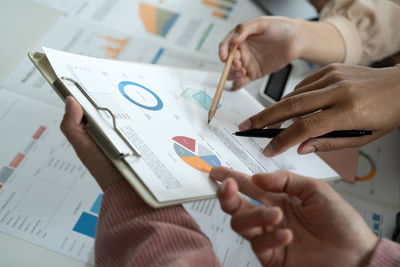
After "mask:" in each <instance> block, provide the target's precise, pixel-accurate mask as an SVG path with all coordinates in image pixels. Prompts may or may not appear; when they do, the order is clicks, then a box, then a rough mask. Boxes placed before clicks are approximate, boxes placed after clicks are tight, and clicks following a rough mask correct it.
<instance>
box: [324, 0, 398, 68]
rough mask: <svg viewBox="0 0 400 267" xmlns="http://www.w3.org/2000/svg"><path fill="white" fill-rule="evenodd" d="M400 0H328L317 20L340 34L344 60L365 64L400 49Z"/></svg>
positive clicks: (348, 62)
mask: <svg viewBox="0 0 400 267" xmlns="http://www.w3.org/2000/svg"><path fill="white" fill-rule="evenodd" d="M399 19H400V0H392V1H390V0H331V1H330V2H329V3H328V4H327V5H326V6H325V7H324V8H323V10H322V11H321V15H320V20H323V21H327V22H329V23H331V24H333V25H334V26H335V27H336V28H337V29H338V31H339V32H340V33H341V35H342V37H343V40H344V43H345V48H346V55H345V59H344V63H347V64H362V65H368V64H370V63H372V62H374V61H378V60H381V59H383V58H385V57H387V56H390V55H392V54H394V53H396V52H398V51H399V50H400V22H399Z"/></svg>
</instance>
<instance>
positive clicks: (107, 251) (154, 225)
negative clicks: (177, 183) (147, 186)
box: [95, 181, 221, 267]
mask: <svg viewBox="0 0 400 267" xmlns="http://www.w3.org/2000/svg"><path fill="white" fill-rule="evenodd" d="M95 263H96V266H191V267H194V266H221V263H220V262H219V260H218V258H217V256H216V254H215V253H214V251H213V248H212V246H211V243H210V241H209V239H208V238H207V237H206V236H205V235H204V234H203V233H202V232H201V230H200V228H199V226H198V225H197V224H196V222H195V221H194V219H193V218H192V217H191V216H190V215H189V214H188V213H187V212H186V211H185V210H184V208H183V207H182V206H173V207H168V208H162V209H152V208H150V207H149V206H148V205H146V204H145V203H144V202H143V201H142V199H141V198H140V197H139V196H138V195H137V194H136V193H135V192H134V191H133V189H132V187H131V186H130V185H129V184H128V183H127V182H126V181H122V182H119V183H118V184H116V185H113V186H112V187H111V188H109V189H108V190H107V191H106V192H105V193H104V196H103V200H102V204H101V210H100V215H99V221H98V225H97V232H96V241H95Z"/></svg>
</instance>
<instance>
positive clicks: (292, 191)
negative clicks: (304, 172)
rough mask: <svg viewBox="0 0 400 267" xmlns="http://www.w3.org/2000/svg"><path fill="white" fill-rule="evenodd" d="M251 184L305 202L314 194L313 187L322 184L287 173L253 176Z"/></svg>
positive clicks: (279, 172) (278, 172) (318, 181)
mask: <svg viewBox="0 0 400 267" xmlns="http://www.w3.org/2000/svg"><path fill="white" fill-rule="evenodd" d="M252 182H253V183H254V184H255V185H256V186H258V187H259V188H261V189H262V190H264V191H266V192H274V193H285V194H288V195H290V196H296V197H298V198H299V199H301V200H303V201H305V200H307V198H309V197H310V196H311V193H313V192H315V187H316V186H318V185H320V184H323V182H322V181H320V180H315V179H312V178H308V177H303V176H301V175H298V174H294V173H291V172H288V171H277V172H272V173H262V174H255V175H253V177H252Z"/></svg>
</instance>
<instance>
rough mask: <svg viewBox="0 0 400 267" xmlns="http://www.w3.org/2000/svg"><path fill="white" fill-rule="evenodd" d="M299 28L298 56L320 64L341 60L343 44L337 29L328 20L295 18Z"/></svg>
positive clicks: (343, 52)
mask: <svg viewBox="0 0 400 267" xmlns="http://www.w3.org/2000/svg"><path fill="white" fill-rule="evenodd" d="M296 23H297V25H298V27H299V29H300V35H299V36H300V37H299V38H301V41H300V43H301V44H302V52H301V55H300V58H301V59H303V60H307V61H311V62H314V63H318V64H321V65H325V64H330V63H336V62H339V63H340V62H343V60H344V57H345V45H344V41H343V38H342V36H341V34H340V33H339V31H338V30H337V29H336V28H335V27H334V26H333V25H331V24H330V23H328V22H321V21H305V20H300V19H299V20H296Z"/></svg>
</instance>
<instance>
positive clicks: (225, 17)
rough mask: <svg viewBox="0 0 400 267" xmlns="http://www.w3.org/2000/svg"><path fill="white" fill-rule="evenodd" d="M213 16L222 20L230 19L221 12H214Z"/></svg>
mask: <svg viewBox="0 0 400 267" xmlns="http://www.w3.org/2000/svg"><path fill="white" fill-rule="evenodd" d="M212 16H213V17H215V18H221V19H227V18H228V15H227V14H225V13H222V12H219V11H214V12H213V13H212Z"/></svg>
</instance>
